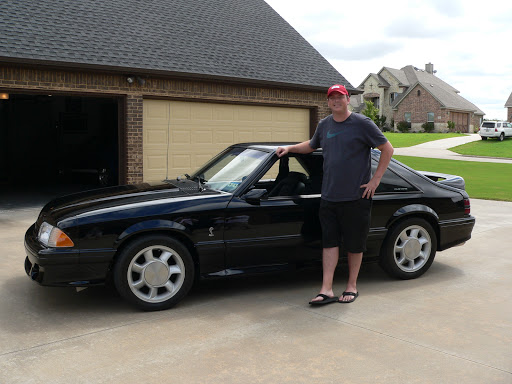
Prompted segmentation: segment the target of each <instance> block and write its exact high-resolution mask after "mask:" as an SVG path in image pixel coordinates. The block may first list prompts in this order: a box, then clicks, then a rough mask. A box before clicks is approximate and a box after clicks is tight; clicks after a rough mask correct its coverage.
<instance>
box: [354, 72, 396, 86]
mask: <svg viewBox="0 0 512 384" xmlns="http://www.w3.org/2000/svg"><path fill="white" fill-rule="evenodd" d="M370 77H371V78H373V79H375V80H376V81H377V84H378V85H379V87H382V88H389V87H390V85H389V83H388V82H387V81H386V79H385V78H383V77H382V76H381V75H379V74H375V73H370V74H369V75H368V76H366V78H365V79H364V80H363V81H362V82H361V84H359V86H358V87H357V88H359V89H364V83H366V80H368V79H369V78H370Z"/></svg>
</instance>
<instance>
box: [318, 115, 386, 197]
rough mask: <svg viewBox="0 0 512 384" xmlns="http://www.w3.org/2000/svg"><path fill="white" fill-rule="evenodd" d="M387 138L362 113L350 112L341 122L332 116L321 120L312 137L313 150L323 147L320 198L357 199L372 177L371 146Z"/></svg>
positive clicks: (381, 142)
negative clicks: (362, 187) (363, 186)
mask: <svg viewBox="0 0 512 384" xmlns="http://www.w3.org/2000/svg"><path fill="white" fill-rule="evenodd" d="M387 141H388V140H387V139H386V137H385V136H384V135H383V134H382V132H381V131H380V130H379V128H378V127H377V126H376V125H375V123H374V122H373V121H372V120H371V119H370V118H369V117H366V116H364V115H361V114H358V113H351V115H350V116H349V117H348V118H347V119H346V120H345V121H343V122H341V123H339V122H337V121H335V120H334V118H333V116H332V115H329V116H327V117H326V118H325V119H322V120H321V121H320V122H319V123H318V126H317V128H316V131H315V134H314V135H313V137H312V138H311V141H310V143H309V145H310V146H311V148H313V149H317V148H320V147H321V148H322V151H323V156H324V167H323V169H324V175H323V181H322V199H324V200H327V201H333V202H336V201H350V200H357V199H360V198H361V196H362V194H363V191H364V189H361V188H360V187H361V185H363V184H366V183H367V182H368V181H370V179H371V148H375V147H378V146H379V145H382V144H384V143H386V142H387Z"/></svg>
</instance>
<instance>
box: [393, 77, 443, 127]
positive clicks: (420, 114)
mask: <svg viewBox="0 0 512 384" xmlns="http://www.w3.org/2000/svg"><path fill="white" fill-rule="evenodd" d="M418 91H419V95H418ZM406 112H410V113H411V132H419V131H422V130H423V128H422V127H421V126H422V124H423V123H426V122H427V112H434V129H435V130H436V131H446V130H447V124H446V123H447V121H448V120H450V112H449V111H447V110H446V109H441V106H440V104H439V102H438V101H437V100H436V99H435V98H434V97H433V96H432V95H431V94H430V93H429V92H427V91H426V90H425V89H424V88H423V87H422V86H421V85H419V84H418V85H416V86H415V87H414V88H413V90H412V91H411V92H410V93H409V94H408V95H407V96H406V97H405V99H404V100H402V102H401V103H400V104H398V107H397V109H396V110H395V111H394V114H393V119H394V120H395V123H398V122H400V121H404V120H405V113H406Z"/></svg>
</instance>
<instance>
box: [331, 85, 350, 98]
mask: <svg viewBox="0 0 512 384" xmlns="http://www.w3.org/2000/svg"><path fill="white" fill-rule="evenodd" d="M334 92H338V93H341V94H342V95H347V96H348V91H347V88H345V87H344V86H343V85H340V84H334V85H333V86H331V88H329V90H328V91H327V97H329V96H331V94H332V93H334Z"/></svg>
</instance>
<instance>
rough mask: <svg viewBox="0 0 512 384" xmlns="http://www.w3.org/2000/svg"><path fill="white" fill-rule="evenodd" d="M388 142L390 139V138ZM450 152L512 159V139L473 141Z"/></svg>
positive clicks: (451, 149)
mask: <svg viewBox="0 0 512 384" xmlns="http://www.w3.org/2000/svg"><path fill="white" fill-rule="evenodd" d="M388 140H390V139H389V138H388ZM390 141H391V140H390ZM450 151H453V152H456V153H459V154H461V155H471V156H490V157H508V158H512V139H505V140H503V141H498V140H496V139H488V140H480V141H473V142H472V143H468V144H463V145H459V146H457V147H453V148H450Z"/></svg>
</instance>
